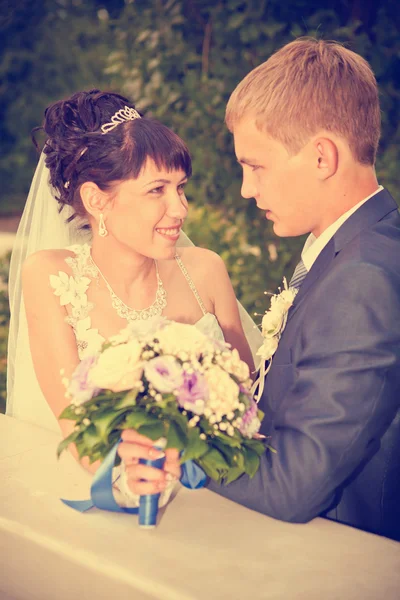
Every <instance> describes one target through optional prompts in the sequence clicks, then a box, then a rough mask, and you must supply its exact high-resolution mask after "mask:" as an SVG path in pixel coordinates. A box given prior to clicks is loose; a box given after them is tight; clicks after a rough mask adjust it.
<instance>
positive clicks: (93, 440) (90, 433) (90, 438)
mask: <svg viewBox="0 0 400 600" xmlns="http://www.w3.org/2000/svg"><path fill="white" fill-rule="evenodd" d="M82 441H83V443H84V444H85V446H86V448H87V451H88V456H90V455H91V451H92V450H93V448H94V447H95V446H96V445H98V444H99V443H101V441H102V440H101V439H99V432H98V429H97V427H95V426H94V425H89V427H87V428H86V429H85V430H84V431H83V433H82ZM107 441H108V438H107Z"/></svg>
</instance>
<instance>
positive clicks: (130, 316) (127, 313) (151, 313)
mask: <svg viewBox="0 0 400 600" xmlns="http://www.w3.org/2000/svg"><path fill="white" fill-rule="evenodd" d="M89 258H90V261H91V263H92V265H93V266H94V268H95V269H96V271H97V276H98V275H101V277H102V279H103V281H104V283H105V284H106V287H107V289H108V291H109V292H110V296H111V303H112V306H113V308H115V310H116V311H117V313H118V315H119V316H120V317H121V318H122V319H126V320H127V321H128V323H129V322H131V321H145V320H147V319H149V318H150V317H155V316H158V315H161V313H162V311H163V309H164V308H165V307H166V306H167V292H166V291H165V288H164V285H163V282H162V281H161V277H160V274H159V272H158V265H157V261H154V264H155V267H156V275H157V292H156V299H155V300H154V302H153V304H152V305H151V306H149V307H148V308H142V309H141V310H136V309H134V308H130V307H129V306H127V305H126V304H125V302H123V301H122V300H121V298H119V296H117V294H116V293H115V292H114V290H113V289H112V287H111V285H110V284H109V283H108V281H107V279H106V278H105V277H104V275H103V273H102V272H101V270H100V268H99V267H98V265H97V264H96V263H95V262H94V260H93V258H92V254H91V253H90V254H89Z"/></svg>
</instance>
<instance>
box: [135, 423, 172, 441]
mask: <svg viewBox="0 0 400 600" xmlns="http://www.w3.org/2000/svg"><path fill="white" fill-rule="evenodd" d="M136 431H138V433H140V434H141V435H145V436H146V437H148V438H150V439H151V440H158V438H160V437H164V435H165V427H164V423H163V422H162V421H160V420H158V419H157V421H156V422H155V423H151V424H149V425H141V426H140V427H139V428H138V429H137V430H136Z"/></svg>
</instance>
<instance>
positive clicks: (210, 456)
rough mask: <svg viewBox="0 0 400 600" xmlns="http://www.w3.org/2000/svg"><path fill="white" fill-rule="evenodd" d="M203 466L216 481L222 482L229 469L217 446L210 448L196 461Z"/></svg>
mask: <svg viewBox="0 0 400 600" xmlns="http://www.w3.org/2000/svg"><path fill="white" fill-rule="evenodd" d="M196 462H197V463H198V464H199V465H200V466H201V467H203V469H204V471H205V472H206V474H207V475H208V476H209V477H211V479H213V480H214V481H216V482H218V483H221V482H222V481H223V479H224V478H225V477H226V475H227V473H228V471H229V465H228V463H227V462H226V460H225V458H224V457H223V455H222V454H221V452H219V451H218V450H217V449H216V448H209V449H208V452H207V453H206V454H204V456H202V457H201V458H199V459H197V461H196Z"/></svg>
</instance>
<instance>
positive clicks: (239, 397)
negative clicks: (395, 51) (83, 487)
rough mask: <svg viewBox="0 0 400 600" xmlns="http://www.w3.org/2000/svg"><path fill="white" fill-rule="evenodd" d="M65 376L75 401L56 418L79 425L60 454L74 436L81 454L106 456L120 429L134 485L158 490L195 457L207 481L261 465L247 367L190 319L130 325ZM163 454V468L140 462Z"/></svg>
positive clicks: (233, 476)
mask: <svg viewBox="0 0 400 600" xmlns="http://www.w3.org/2000/svg"><path fill="white" fill-rule="evenodd" d="M65 383H66V385H67V396H69V398H70V405H69V406H68V407H67V408H66V409H65V410H64V411H63V413H62V415H61V417H60V418H63V419H69V420H72V421H74V422H75V428H74V431H73V433H72V434H71V435H69V436H68V437H67V438H66V439H65V440H63V442H62V443H61V444H60V446H59V453H60V452H62V450H64V449H65V448H66V447H67V446H68V445H69V444H70V443H74V444H75V446H76V448H77V451H78V453H79V456H80V458H83V457H88V459H89V461H90V462H94V461H96V460H101V461H102V460H104V459H105V457H106V456H107V455H108V454H109V452H110V451H111V450H112V448H113V447H115V445H116V444H117V443H118V442H119V441H120V439H121V437H122V440H123V442H122V443H121V444H120V445H119V449H118V453H119V455H120V457H122V458H123V460H124V463H125V469H126V474H127V477H128V482H129V487H130V488H131V490H132V491H133V492H135V493H138V494H159V493H160V491H162V490H163V489H164V487H165V485H166V483H167V480H168V479H171V478H173V477H179V475H180V465H182V470H183V472H184V473H183V474H184V477H185V475H186V476H187V472H188V469H189V466H191V467H193V462H194V463H195V465H196V467H195V469H196V470H197V475H198V473H202V474H203V475H204V474H205V475H204V480H205V478H206V477H205V476H208V477H210V478H211V479H213V480H214V481H216V482H219V483H224V484H228V483H230V482H231V481H234V480H235V479H237V478H238V477H240V476H241V475H242V474H244V473H247V474H248V475H249V476H250V477H252V476H253V475H254V474H255V473H256V471H257V469H258V466H259V457H260V456H261V455H262V454H263V452H264V451H265V443H264V441H263V440H261V439H260V437H259V436H257V433H258V431H259V428H260V419H261V418H262V413H261V412H260V411H259V410H258V409H257V405H256V404H255V402H254V401H253V399H252V397H251V392H250V387H251V380H250V374H249V369H248V366H247V364H246V363H244V362H243V361H241V360H240V357H239V354H238V352H237V351H236V350H231V349H230V347H229V345H228V344H224V343H221V342H219V341H216V340H215V339H211V338H209V337H207V336H206V335H204V334H203V333H202V332H200V331H199V330H198V329H196V327H194V326H192V325H185V324H181V323H175V322H169V321H166V320H164V319H160V320H157V322H156V323H155V324H154V326H153V327H152V328H151V329H149V328H147V331H146V333H143V334H141V333H140V330H139V331H138V330H137V328H135V326H134V325H133V326H128V327H127V328H126V329H125V330H123V331H122V332H121V333H120V334H119V335H118V336H115V337H113V338H111V339H110V340H108V341H107V342H106V343H104V344H103V347H102V349H101V350H100V352H98V353H97V354H96V355H94V356H90V357H88V358H86V359H84V360H83V361H81V363H80V364H79V365H78V367H77V369H76V371H75V372H74V374H73V377H72V379H71V381H68V382H65ZM158 455H163V456H165V464H164V468H163V469H162V470H161V469H154V468H153V467H152V466H151V463H150V465H149V464H141V463H143V462H145V461H148V460H151V459H155V458H156V457H157V456H158ZM138 463H139V464H138ZM200 470H201V471H200ZM204 480H203V483H204Z"/></svg>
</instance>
